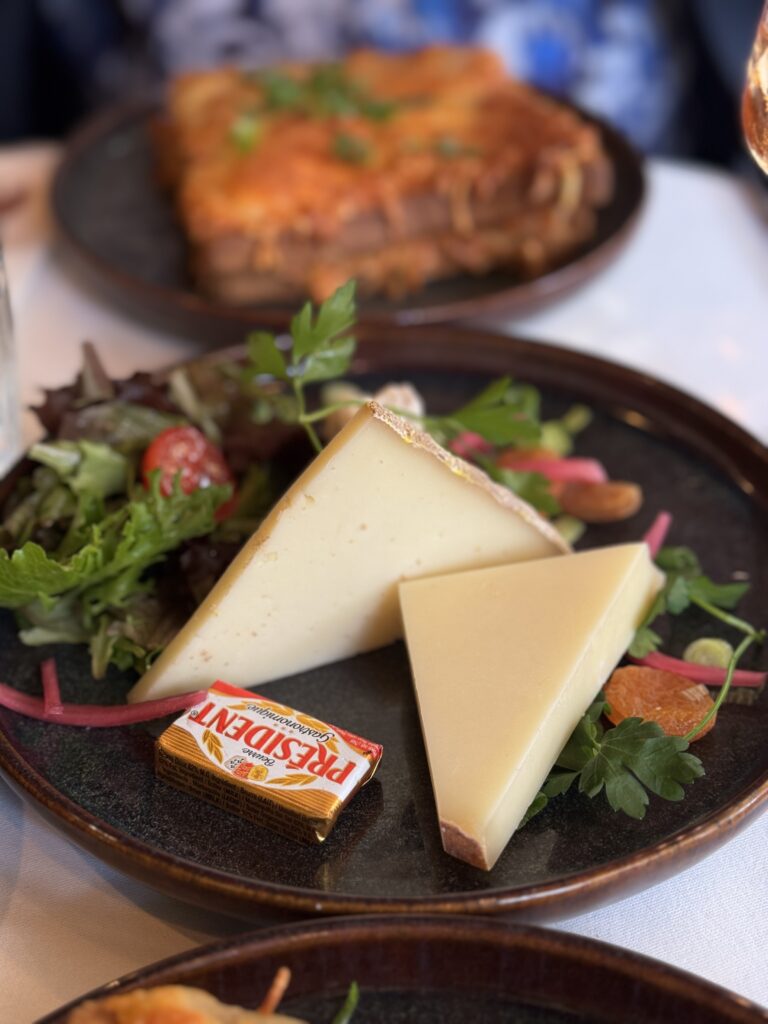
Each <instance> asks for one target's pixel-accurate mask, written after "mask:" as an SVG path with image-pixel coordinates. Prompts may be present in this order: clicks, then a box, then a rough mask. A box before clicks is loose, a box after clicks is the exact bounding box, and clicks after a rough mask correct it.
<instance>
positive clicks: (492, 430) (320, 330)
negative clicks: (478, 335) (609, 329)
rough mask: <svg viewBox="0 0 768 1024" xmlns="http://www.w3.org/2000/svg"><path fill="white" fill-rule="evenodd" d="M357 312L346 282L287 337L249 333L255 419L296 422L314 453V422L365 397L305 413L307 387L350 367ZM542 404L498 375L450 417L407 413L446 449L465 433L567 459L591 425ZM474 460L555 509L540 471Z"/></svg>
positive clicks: (308, 308) (581, 414)
mask: <svg viewBox="0 0 768 1024" xmlns="http://www.w3.org/2000/svg"><path fill="white" fill-rule="evenodd" d="M355 315H356V311H355V283H354V281H348V282H347V283H346V284H345V285H342V287H341V288H339V289H338V290H337V291H336V292H335V293H334V294H333V295H332V296H331V297H330V298H329V299H326V301H325V302H323V303H322V304H321V305H320V307H319V309H318V310H317V313H315V311H314V309H313V307H312V304H311V303H309V302H308V303H307V304H306V305H305V306H304V308H303V309H302V310H301V312H300V313H299V314H298V315H297V316H295V317H294V318H293V320H292V321H291V324H290V331H289V334H288V335H285V336H275V335H274V334H271V333H269V332H267V331H256V332H254V333H252V334H251V335H250V336H249V338H248V344H247V351H248V364H247V366H246V368H245V370H244V371H243V375H244V379H245V381H246V382H247V384H248V387H249V389H250V393H251V394H252V395H253V397H254V399H255V403H254V408H253V415H254V419H255V420H256V421H257V422H260V423H267V422H269V421H270V420H271V419H275V418H276V419H279V420H282V421H283V422H286V423H299V424H301V426H303V427H304V429H305V430H306V432H307V434H308V436H309V439H310V441H311V442H312V445H313V446H314V448H315V450H316V451H320V449H321V443H320V439H319V437H318V435H317V432H316V430H315V428H314V424H315V423H317V422H319V421H320V420H323V419H325V418H326V417H327V416H329V415H330V414H331V413H332V412H335V411H337V410H338V409H343V408H349V407H354V406H359V405H360V404H362V400H361V399H359V400H356V399H350V400H348V401H344V402H335V403H332V404H330V405H325V406H323V407H322V408H320V409H314V410H312V411H310V410H309V409H308V407H307V398H306V392H305V387H306V385H308V384H312V383H317V382H320V381H328V380H333V379H335V378H338V377H341V376H342V375H343V374H345V373H346V372H347V371H348V370H349V367H350V366H351V363H352V358H353V356H354V354H355V348H356V343H355V339H354V337H353V336H352V334H351V333H350V331H351V329H352V327H353V325H354V323H355ZM540 405H541V396H540V394H539V391H538V390H537V389H536V388H534V387H532V386H531V385H529V384H521V383H518V382H516V381H513V380H512V378H511V377H501V378H499V379H498V380H495V381H492V382H491V383H490V384H489V385H488V386H487V387H485V388H483V390H482V391H481V392H480V393H479V394H477V395H476V396H475V397H474V398H472V399H471V400H470V401H469V402H466V403H465V404H464V405H462V406H461V407H460V408H458V409H456V410H454V411H453V412H451V413H449V414H447V415H442V416H434V415H429V416H421V417H413V416H410V414H409V416H410V418H411V419H414V418H415V419H417V421H418V422H419V425H420V426H421V427H422V428H423V429H424V430H426V431H428V432H429V433H430V434H431V435H432V436H433V437H434V438H435V439H436V440H437V441H438V442H439V443H440V444H443V445H447V444H450V442H451V441H452V440H454V439H455V438H456V437H458V436H459V435H460V434H464V433H468V432H469V433H472V434H477V435H479V436H480V437H481V438H483V440H485V441H487V442H488V443H489V444H490V445H492V446H494V447H505V446H518V447H521V448H532V447H537V446H544V447H547V448H550V449H551V450H553V451H554V452H556V454H558V455H565V454H567V453H568V452H569V451H570V450H571V447H572V444H573V437H574V435H575V434H576V433H578V432H579V431H580V430H583V429H584V427H585V426H586V425H587V424H588V423H589V419H590V414H589V410H587V409H585V408H584V407H583V406H574V407H573V408H572V409H570V410H568V412H566V413H565V415H564V416H563V417H562V418H561V419H559V420H547V421H542V420H541V418H540ZM393 412H400V410H399V409H393ZM477 462H478V463H479V464H480V465H481V466H482V467H483V468H484V469H485V470H486V472H488V473H489V475H490V476H491V477H492V478H493V479H494V480H496V481H497V482H499V483H501V484H503V485H504V486H506V487H509V488H510V489H511V490H513V491H515V493H517V494H519V495H520V496H521V497H523V498H524V499H525V500H527V501H529V502H530V503H531V504H532V505H534V506H535V507H536V508H538V509H539V511H541V512H544V513H545V514H547V515H555V514H556V513H557V512H558V511H559V505H558V503H557V502H556V501H555V499H554V498H553V497H552V495H551V493H550V488H549V483H548V481H547V480H546V478H545V477H544V476H542V475H541V474H539V473H530V472H516V471H513V470H509V469H503V468H501V467H498V466H496V465H495V464H494V462H493V460H492V459H490V458H487V459H485V458H483V457H482V456H478V457H477Z"/></svg>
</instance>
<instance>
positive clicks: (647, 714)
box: [604, 665, 717, 740]
mask: <svg viewBox="0 0 768 1024" xmlns="http://www.w3.org/2000/svg"><path fill="white" fill-rule="evenodd" d="M604 692H605V699H606V700H607V701H608V703H609V704H610V707H611V710H610V712H609V714H608V718H609V719H610V721H611V722H613V724H614V725H618V724H619V722H621V721H623V720H624V719H625V718H642V719H644V720H645V721H646V722H657V723H658V724H659V725H660V726H661V727H662V729H663V730H664V732H665V733H667V734H668V735H669V736H686V735H687V734H688V733H689V732H690V731H691V729H694V728H695V727H696V726H697V725H698V724H699V722H700V721H701V720H702V718H703V717H704V716H705V715H706V714H707V712H708V711H709V710H710V708H711V707H712V705H713V704H714V701H713V700H712V698H711V697H710V695H709V691H708V690H707V688H706V686H702V685H701V683H692V682H691V680H690V679H685V678H683V676H679V675H676V674H675V673H674V672H666V671H664V670H663V669H658V668H646V667H644V666H640V665H629V666H627V667H626V668H617V669H616V671H615V672H614V673H613V675H612V676H611V678H610V679H609V681H608V684H607V685H606V687H605V691H604ZM716 717H717V716H713V717H712V719H711V720H710V721H709V722H708V723H707V724H706V725H705V726H704V728H703V729H702V730H701V732H700V733H699V734H698V736H695V737H694V739H696V740H698V739H701V737H702V736H705V735H706V734H707V733H708V732H709V730H710V729H711V728H712V727H713V725H714V724H715V720H716Z"/></svg>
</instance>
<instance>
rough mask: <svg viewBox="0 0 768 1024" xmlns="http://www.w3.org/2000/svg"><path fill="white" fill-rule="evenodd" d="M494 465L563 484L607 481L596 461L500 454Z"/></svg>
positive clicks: (514, 453) (522, 453)
mask: <svg viewBox="0 0 768 1024" xmlns="http://www.w3.org/2000/svg"><path fill="white" fill-rule="evenodd" d="M496 464H497V465H498V466H501V467H502V468H503V469H514V470H516V471H517V472H519V473H540V474H541V475H542V476H545V477H546V478H547V479H548V480H552V481H555V482H557V483H564V484H602V483H605V482H606V480H607V479H608V473H607V472H606V469H605V466H604V465H603V464H602V463H601V462H598V461H597V459H580V458H559V457H558V456H553V457H552V458H549V457H548V456H546V455H526V454H525V452H520V453H519V454H518V453H517V452H514V451H506V452H502V453H501V455H500V456H499V457H498V459H497V460H496Z"/></svg>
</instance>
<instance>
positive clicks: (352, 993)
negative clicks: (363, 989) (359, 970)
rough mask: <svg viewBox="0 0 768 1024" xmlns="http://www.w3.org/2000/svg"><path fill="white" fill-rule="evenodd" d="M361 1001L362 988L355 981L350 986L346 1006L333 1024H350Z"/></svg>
mask: <svg viewBox="0 0 768 1024" xmlns="http://www.w3.org/2000/svg"><path fill="white" fill-rule="evenodd" d="M359 1001H360V988H359V986H358V984H357V982H356V981H353V982H352V984H351V985H350V986H349V991H348V992H347V998H346V999H345V1000H344V1004H343V1006H342V1007H341V1009H340V1010H339V1011H338V1013H337V1014H336V1015H335V1017H334V1018H333V1021H332V1024H349V1021H351V1020H352V1015H353V1014H354V1012H355V1010H356V1009H357V1004H358V1003H359Z"/></svg>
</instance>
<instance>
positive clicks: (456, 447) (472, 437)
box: [448, 430, 493, 459]
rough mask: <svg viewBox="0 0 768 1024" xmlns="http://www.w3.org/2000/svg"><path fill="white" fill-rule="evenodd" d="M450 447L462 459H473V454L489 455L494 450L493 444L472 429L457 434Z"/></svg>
mask: <svg viewBox="0 0 768 1024" xmlns="http://www.w3.org/2000/svg"><path fill="white" fill-rule="evenodd" d="M448 447H449V448H450V449H451V451H452V452H453V453H454V455H458V456H459V458H462V459H471V458H472V456H473V455H487V454H488V453H489V452H492V451H493V445H492V444H490V443H489V442H488V441H486V440H485V438H484V437H481V435H480V434H474V433H473V432H472V431H471V430H465V431H464V433H463V434H457V435H456V437H454V439H453V440H452V441H450V442H449V444H448Z"/></svg>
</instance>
